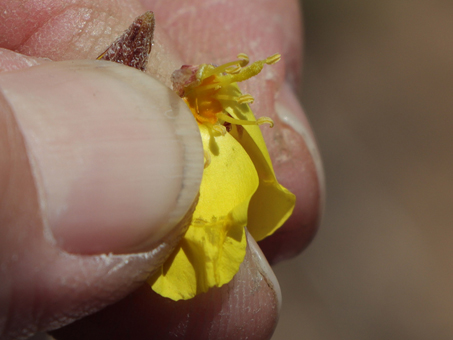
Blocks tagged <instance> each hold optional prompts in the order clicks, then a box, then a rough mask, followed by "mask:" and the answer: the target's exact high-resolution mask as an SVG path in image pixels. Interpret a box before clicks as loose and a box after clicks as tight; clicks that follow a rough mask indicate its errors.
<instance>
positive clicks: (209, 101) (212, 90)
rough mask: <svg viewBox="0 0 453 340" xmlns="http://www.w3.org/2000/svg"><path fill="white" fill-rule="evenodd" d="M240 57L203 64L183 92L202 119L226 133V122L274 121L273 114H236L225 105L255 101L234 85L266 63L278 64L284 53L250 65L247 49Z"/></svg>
mask: <svg viewBox="0 0 453 340" xmlns="http://www.w3.org/2000/svg"><path fill="white" fill-rule="evenodd" d="M237 58H238V60H235V61H232V62H229V63H226V64H223V65H220V66H217V67H215V66H213V65H209V64H203V65H200V66H199V67H198V69H197V70H196V73H195V74H194V76H195V77H194V78H195V79H193V78H192V80H191V82H190V83H189V84H188V85H186V86H184V90H183V94H182V97H183V98H184V100H185V101H186V103H187V104H188V106H189V107H190V109H191V111H192V113H193V115H194V117H195V118H196V120H197V121H198V123H199V124H205V125H207V126H210V127H212V129H213V130H215V131H217V132H219V133H221V134H222V135H224V134H225V133H226V128H225V125H226V124H235V125H261V124H266V123H267V124H269V125H270V126H271V127H272V126H273V125H274V122H273V120H272V119H271V118H269V117H261V118H259V119H257V120H256V121H255V120H242V119H236V118H233V117H232V116H231V115H230V114H229V113H228V112H226V111H225V107H227V106H231V103H232V102H233V103H237V104H249V103H253V101H254V98H253V97H252V96H251V95H249V94H242V93H241V92H240V91H238V89H237V87H236V86H232V85H233V84H234V83H237V82H241V81H244V80H247V79H249V78H251V77H253V76H256V75H257V74H258V73H260V72H261V70H262V69H263V67H264V65H265V64H268V65H272V64H275V63H276V62H278V61H279V60H280V59H281V56H280V54H274V55H272V56H270V57H268V58H266V59H264V60H259V61H256V62H254V63H252V64H250V65H248V63H249V57H248V56H247V55H246V54H245V53H240V54H239V55H238V56H237ZM187 68H188V67H187ZM187 68H186V70H187Z"/></svg>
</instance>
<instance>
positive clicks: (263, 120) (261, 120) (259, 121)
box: [256, 117, 274, 127]
mask: <svg viewBox="0 0 453 340" xmlns="http://www.w3.org/2000/svg"><path fill="white" fill-rule="evenodd" d="M256 123H257V124H258V125H261V124H269V126H270V127H274V121H273V120H272V119H271V118H269V117H260V118H258V119H257V121H256Z"/></svg>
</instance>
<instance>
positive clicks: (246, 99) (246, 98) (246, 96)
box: [236, 94, 255, 104]
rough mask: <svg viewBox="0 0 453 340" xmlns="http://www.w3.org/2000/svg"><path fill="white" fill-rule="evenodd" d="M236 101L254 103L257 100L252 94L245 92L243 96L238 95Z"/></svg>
mask: <svg viewBox="0 0 453 340" xmlns="http://www.w3.org/2000/svg"><path fill="white" fill-rule="evenodd" d="M236 101H237V102H238V103H239V104H246V103H247V104H248V103H250V104H251V103H253V102H254V101H255V98H253V97H252V96H251V95H250V94H243V95H242V96H240V97H238V98H237V99H236Z"/></svg>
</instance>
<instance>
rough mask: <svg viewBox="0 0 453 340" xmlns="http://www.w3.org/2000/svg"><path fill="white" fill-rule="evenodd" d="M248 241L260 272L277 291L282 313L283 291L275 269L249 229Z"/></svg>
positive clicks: (279, 308)
mask: <svg viewBox="0 0 453 340" xmlns="http://www.w3.org/2000/svg"><path fill="white" fill-rule="evenodd" d="M247 242H248V246H249V248H250V250H251V253H252V258H253V260H254V261H255V263H256V264H257V266H258V268H259V271H260V273H261V274H262V275H263V277H264V278H265V280H266V281H267V284H268V285H269V286H270V287H271V288H272V289H273V291H274V292H275V296H276V299H277V304H278V312H279V313H280V310H281V308H282V291H281V289H280V284H279V283H278V280H277V277H276V276H275V274H274V271H273V270H272V268H271V266H270V265H269V262H267V260H266V257H265V256H264V254H263V252H262V251H261V248H260V247H259V245H258V244H257V243H256V241H255V239H254V238H253V236H252V235H250V233H249V232H248V231H247Z"/></svg>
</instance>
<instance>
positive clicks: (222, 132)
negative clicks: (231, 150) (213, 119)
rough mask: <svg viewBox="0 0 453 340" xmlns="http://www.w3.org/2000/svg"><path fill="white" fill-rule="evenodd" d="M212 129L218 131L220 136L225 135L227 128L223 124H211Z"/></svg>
mask: <svg viewBox="0 0 453 340" xmlns="http://www.w3.org/2000/svg"><path fill="white" fill-rule="evenodd" d="M212 129H213V130H214V131H215V132H218V133H219V134H220V135H221V136H225V135H226V133H227V129H226V127H225V126H223V125H213V126H212Z"/></svg>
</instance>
